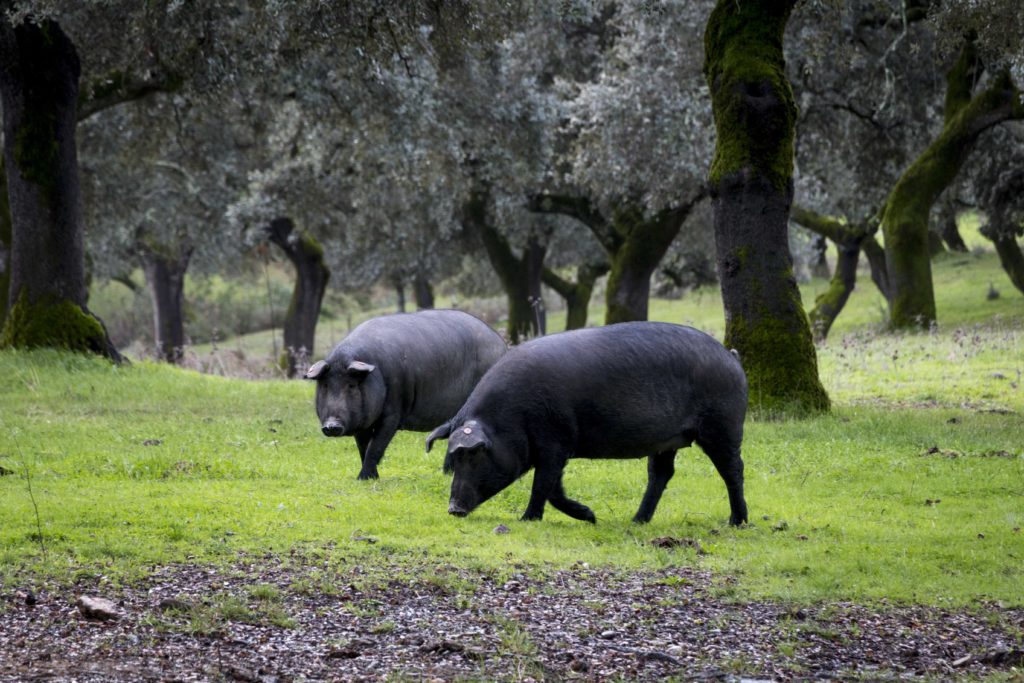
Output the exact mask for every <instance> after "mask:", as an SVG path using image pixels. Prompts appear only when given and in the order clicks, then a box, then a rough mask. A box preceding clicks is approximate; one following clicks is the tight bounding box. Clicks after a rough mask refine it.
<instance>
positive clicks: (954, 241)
mask: <svg viewBox="0 0 1024 683" xmlns="http://www.w3.org/2000/svg"><path fill="white" fill-rule="evenodd" d="M940 220H941V221H942V222H941V223H940V224H939V235H940V236H941V237H942V241H943V242H945V243H946V246H947V247H948V248H949V250H950V251H959V252H963V253H967V251H968V249H967V244H966V243H965V242H964V238H963V237H961V236H960V227H959V226H958V225H957V222H956V211H949V212H948V213H946V212H944V213H943V215H942V216H941V218H940Z"/></svg>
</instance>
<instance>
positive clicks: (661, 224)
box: [604, 188, 706, 325]
mask: <svg viewBox="0 0 1024 683" xmlns="http://www.w3.org/2000/svg"><path fill="white" fill-rule="evenodd" d="M705 196H706V190H705V189H703V188H702V189H701V190H700V192H698V194H697V195H696V196H695V197H693V198H690V199H689V200H687V201H686V203H684V204H683V205H682V206H680V207H676V208H672V209H666V210H664V211H661V212H659V213H658V214H657V215H655V216H654V217H653V218H649V219H645V218H644V216H643V210H642V209H641V208H640V207H638V206H631V207H625V208H622V209H620V210H618V211H616V212H615V214H614V215H613V216H612V221H611V226H610V227H611V230H612V233H613V235H614V236H615V237H616V239H615V244H616V245H617V246H616V248H614V249H612V250H609V254H608V258H609V261H610V264H611V269H610V270H609V272H608V286H607V288H606V290H605V305H606V308H605V319H604V322H605V324H606V325H611V324H613V323H621V322H628V321H631V320H647V307H648V303H649V302H650V298H651V275H653V274H654V271H655V269H656V268H657V267H658V264H659V263H661V259H662V258H664V257H665V252H666V251H668V248H669V247H670V246H671V245H672V240H674V239H675V238H676V235H678V234H679V229H680V228H681V227H682V225H683V222H684V221H685V220H686V217H687V216H689V215H690V211H691V210H692V209H693V207H694V206H696V205H697V202H699V201H700V200H701V199H703V198H704V197H705Z"/></svg>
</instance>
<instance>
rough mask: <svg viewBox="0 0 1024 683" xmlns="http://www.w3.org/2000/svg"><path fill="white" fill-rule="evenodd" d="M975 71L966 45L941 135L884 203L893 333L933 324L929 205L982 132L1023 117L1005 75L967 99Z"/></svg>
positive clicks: (954, 72) (952, 75) (950, 86)
mask: <svg viewBox="0 0 1024 683" xmlns="http://www.w3.org/2000/svg"><path fill="white" fill-rule="evenodd" d="M979 68H980V67H979V66H978V62H977V55H976V54H975V51H974V47H973V44H972V43H971V42H970V41H968V42H966V43H965V44H964V47H963V48H962V49H961V52H960V55H959V57H958V60H957V63H956V64H955V65H954V66H953V68H952V69H950V71H949V73H948V74H947V76H946V81H947V86H946V90H947V98H946V111H945V125H944V126H943V129H942V131H941V132H940V133H939V135H938V137H936V138H935V140H933V141H932V143H931V144H930V145H928V147H927V148H926V149H925V150H924V152H922V153H921V155H920V156H919V157H918V158H917V159H916V160H914V162H913V163H912V164H911V165H910V166H909V167H908V168H907V170H906V171H904V172H903V175H901V176H900V178H899V180H898V181H897V182H896V185H895V186H894V187H893V190H892V192H890V193H889V197H888V199H887V200H886V204H885V209H884V212H883V215H882V230H883V232H884V235H885V257H886V271H887V275H888V295H889V323H890V325H891V326H892V327H893V328H896V329H906V328H919V327H928V326H930V325H931V324H932V323H934V322H935V321H936V314H935V291H934V288H933V285H932V271H931V260H930V258H929V253H930V252H929V233H928V218H929V214H930V213H931V209H932V205H933V204H934V203H935V202H936V200H937V199H938V198H939V195H940V194H942V191H943V190H945V189H946V188H947V187H948V186H949V185H950V184H951V183H952V182H953V180H954V179H955V178H956V176H957V173H959V171H960V167H961V166H963V164H964V162H965V161H966V160H967V157H968V155H970V153H971V150H972V149H973V148H974V144H975V142H977V140H978V137H979V136H980V135H981V134H982V133H983V132H984V131H986V130H987V129H989V128H991V127H992V126H994V125H995V124H997V123H1000V122H1001V121H1005V120H1007V119H1010V118H1022V117H1024V105H1022V103H1021V101H1020V92H1019V91H1018V90H1017V88H1016V87H1015V86H1014V85H1013V82H1012V81H1011V80H1010V75H1009V72H1003V73H1000V74H998V75H996V76H995V77H994V78H993V79H992V80H991V81H990V82H989V84H988V86H987V87H986V88H985V90H983V91H982V92H980V93H978V94H977V95H974V96H973V97H970V96H969V94H970V92H971V91H972V89H973V86H974V82H975V81H976V80H977V75H978V70H979Z"/></svg>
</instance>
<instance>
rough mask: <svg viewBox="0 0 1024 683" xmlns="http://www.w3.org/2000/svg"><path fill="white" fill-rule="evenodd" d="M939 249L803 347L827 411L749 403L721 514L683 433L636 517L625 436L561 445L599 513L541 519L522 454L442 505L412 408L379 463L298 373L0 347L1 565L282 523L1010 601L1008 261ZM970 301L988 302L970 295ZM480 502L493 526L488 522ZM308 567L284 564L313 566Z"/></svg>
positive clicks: (1017, 479)
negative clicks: (901, 310)
mask: <svg viewBox="0 0 1024 683" xmlns="http://www.w3.org/2000/svg"><path fill="white" fill-rule="evenodd" d="M955 258H956V257H954V259H948V260H946V261H943V262H941V263H939V264H938V267H937V268H936V271H937V275H936V278H937V282H939V283H941V284H940V285H937V291H938V293H939V306H940V317H941V316H942V313H941V312H942V311H947V312H949V313H948V316H947V318H946V319H945V320H942V324H941V325H940V327H939V329H938V330H937V331H935V332H933V333H925V334H917V335H909V334H905V335H887V334H883V333H881V332H879V331H877V330H878V328H877V325H876V324H875V323H877V322H879V320H877V319H876V320H872V319H871V316H872V315H873V313H872V303H871V301H870V298H871V296H872V295H873V292H871V290H870V288H869V287H868V286H865V287H864V288H863V289H864V290H865V291H861V290H858V292H857V293H856V294H855V295H854V298H853V299H851V304H850V310H848V311H847V312H845V313H844V315H847V314H849V315H850V317H851V319H852V320H854V321H857V320H861V321H865V322H864V323H862V324H860V325H859V327H858V326H856V325H853V324H852V323H851V324H850V326H849V327H846V328H843V327H840V328H839V329H837V330H836V332H835V333H834V334H833V336H832V337H831V338H830V340H829V342H828V343H827V344H825V345H823V346H821V347H819V364H820V372H821V377H822V380H823V382H824V383H825V385H826V387H827V388H828V390H829V392H830V394H831V396H832V398H833V400H834V402H835V409H834V411H833V412H832V414H830V415H828V416H824V417H819V418H815V419H810V420H802V421H771V422H764V421H749V422H748V425H747V434H746V439H745V444H744V459H745V462H746V476H747V502H748V505H749V508H750V514H751V522H752V525H751V526H750V527H748V528H743V529H732V528H730V527H728V526H727V524H726V520H727V518H728V514H729V509H728V503H727V500H726V495H725V489H724V486H723V484H722V482H721V480H720V478H719V477H718V476H717V474H716V473H715V472H714V469H713V467H712V466H711V464H710V463H709V462H708V460H707V459H706V458H705V457H704V456H703V454H702V453H701V452H700V450H699V449H697V448H693V449H686V450H683V451H681V452H680V455H679V457H678V458H677V474H676V477H675V479H673V481H672V482H671V484H670V485H669V488H668V490H667V492H666V494H665V497H664V498H663V500H662V503H661V505H660V507H659V509H658V512H657V514H656V515H655V517H654V520H653V521H652V523H651V524H649V525H646V526H637V525H633V524H631V523H630V521H629V520H630V518H631V517H632V514H633V513H634V512H635V508H636V506H637V505H638V504H639V500H640V496H641V493H642V491H643V487H644V482H645V479H646V467H645V463H644V462H643V461H639V460H638V461H628V462H597V461H586V460H578V461H573V462H572V463H571V464H570V465H569V467H568V469H567V472H566V479H565V486H566V490H567V491H568V492H569V493H570V495H572V496H573V497H577V498H579V499H580V500H581V501H582V502H584V503H587V504H589V505H590V506H591V507H592V508H593V509H594V511H595V512H596V514H597V516H598V524H597V525H593V526H592V525H588V524H584V523H580V522H577V521H575V520H571V519H569V518H568V517H566V516H564V515H561V514H560V513H558V512H557V511H555V510H553V509H550V508H549V509H548V511H547V513H546V517H545V519H544V520H543V521H542V522H539V523H524V522H519V521H517V520H518V516H519V515H520V514H521V513H522V510H523V509H524V508H525V505H526V501H527V498H528V495H529V485H530V481H531V476H530V475H528V476H527V477H526V478H524V479H523V480H522V481H519V482H517V483H516V484H515V485H513V486H511V487H510V488H509V489H508V490H506V491H505V492H503V493H502V494H500V495H499V496H497V497H496V498H495V499H493V500H491V501H489V502H488V503H486V504H485V505H484V506H482V507H481V508H480V509H479V510H477V511H476V512H474V513H473V514H472V515H470V516H469V517H467V518H466V519H456V518H452V517H450V516H449V515H448V514H447V513H446V509H447V495H448V488H449V486H450V479H449V478H448V477H446V476H444V475H443V474H442V473H441V471H440V464H441V463H440V461H441V457H440V455H439V454H438V453H436V452H435V453H433V454H430V455H427V454H425V453H424V452H423V435H421V434H415V433H401V434H399V436H398V438H396V440H395V441H394V442H393V444H392V446H391V448H390V449H389V452H388V455H387V457H386V458H385V459H384V461H383V463H382V465H381V468H380V469H381V475H382V479H381V480H379V481H377V482H359V481H356V479H355V475H356V473H357V470H358V455H357V452H356V449H355V444H354V443H353V441H352V440H351V439H325V438H323V437H322V436H320V434H319V430H318V424H317V420H316V416H315V413H314V410H313V405H312V387H311V386H310V385H309V383H305V382H283V381H242V380H231V379H224V378H220V377H211V376H204V375H199V374H197V373H194V372H189V371H183V370H180V369H177V368H172V367H167V366H162V365H158V364H152V363H147V362H138V363H135V364H133V365H132V366H130V367H120V368H117V367H112V366H110V365H109V364H107V363H105V362H103V361H100V360H96V359H91V358H86V357H82V356H75V355H68V354H61V353H56V352H52V351H36V352H31V353H25V352H3V353H0V406H2V413H0V468H2V469H0V473H6V474H0V520H2V521H0V580H2V581H4V582H8V581H13V580H15V577H16V576H23V575H24V574H25V573H26V572H27V573H35V574H38V575H46V576H52V577H55V578H57V579H61V580H74V579H75V578H78V577H81V576H83V575H88V574H93V575H100V574H102V575H104V576H108V577H113V578H114V579H115V580H131V579H132V578H133V577H136V576H138V575H140V574H144V573H145V572H146V571H147V570H148V568H149V567H151V566H153V565H156V564H161V563H172V562H186V561H189V562H198V563H221V562H230V561H232V560H234V559H236V558H237V557H238V555H239V553H246V554H248V555H250V556H260V555H262V554H264V553H266V552H272V553H277V554H279V555H280V556H282V557H286V556H288V554H289V553H290V552H291V551H292V550H293V549H296V550H299V551H305V552H309V553H317V554H323V555H326V556H334V557H350V558H351V557H356V558H359V559H360V561H362V562H364V563H365V564H366V566H368V567H372V566H373V563H374V561H375V560H377V559H379V558H387V559H388V561H389V562H396V561H397V562H399V563H405V564H406V565H408V567H409V571H410V572H411V573H422V574H423V575H424V576H427V575H431V576H433V577H434V578H433V581H434V582H435V583H436V584H437V585H438V586H440V587H443V588H444V589H445V590H447V591H449V592H451V593H453V594H464V593H471V592H472V586H471V585H468V586H467V585H465V582H464V580H462V579H460V578H459V577H458V575H457V574H453V575H451V576H445V575H443V574H438V573H437V572H436V571H434V570H432V569H429V568H430V567H434V566H436V565H438V564H440V563H451V564H453V565H455V566H458V567H473V568H484V569H488V570H492V571H495V572H501V571H506V570H507V567H508V565H509V563H510V562H511V563H523V564H527V565H531V566H534V567H538V568H540V570H541V571H543V570H544V568H545V567H566V566H570V565H572V564H574V563H576V562H587V563H590V564H591V565H605V566H614V567H619V568H625V569H656V568H660V567H666V566H672V565H679V564H683V565H694V566H698V567H702V568H707V569H709V570H712V571H713V572H715V575H716V576H718V577H721V578H723V579H724V577H726V576H733V577H736V579H737V581H736V582H732V581H729V582H726V581H724V580H723V581H721V582H720V583H719V584H718V588H717V590H718V591H719V592H720V593H721V594H723V595H731V596H734V597H735V598H736V599H748V598H752V597H769V598H775V599H783V600H792V601H797V602H807V601H818V600H877V599H881V598H887V599H890V600H894V601H899V602H910V603H923V604H932V605H936V604H938V605H947V604H948V605H964V604H970V603H973V602H976V601H982V600H996V601H1000V602H1002V603H1005V604H1009V605H1018V606H1020V605H1022V604H1024V594H1022V592H1021V591H1020V586H1021V585H1024V570H1022V567H1024V532H1021V531H1020V529H1021V527H1024V505H1022V503H1021V501H1022V500H1024V453H1022V449H1024V389H1022V377H1021V373H1022V372H1024V297H1020V296H1019V294H1016V293H1014V292H1011V291H1009V288H1008V287H1007V288H1006V289H1004V295H1003V297H1001V298H1000V299H997V300H995V301H994V302H986V300H985V298H984V293H985V291H986V290H987V282H983V281H982V280H979V279H978V278H977V277H976V274H975V275H969V273H968V272H967V271H964V272H963V275H962V277H961V276H958V275H957V273H958V272H959V271H958V269H959V266H957V265H955ZM959 258H972V259H973V258H975V257H959ZM987 258H989V257H988V256H982V257H978V259H979V260H978V261H972V264H973V265H972V266H971V268H970V269H967V270H968V271H970V272H973V270H974V269H975V268H978V269H979V270H983V268H982V266H984V265H985V263H987V262H986V261H985V259H987ZM989 265H991V264H989ZM996 268H998V265H996ZM947 278H948V279H947ZM979 283H983V286H982V285H981V284H979ZM979 287H980V291H979ZM857 296H863V297H864V298H863V299H860V300H857V299H856V297H857ZM805 300H806V297H805ZM971 302H973V303H971ZM989 303H991V304H992V305H993V306H995V307H997V310H994V311H992V310H990V311H989V312H988V313H987V314H986V316H982V314H981V313H980V312H979V310H978V309H981V307H983V306H986V305H989ZM955 316H959V317H960V321H959V322H960V324H958V321H957V319H956V317H955ZM652 317H658V318H662V319H673V320H676V321H685V320H691V321H693V322H694V323H695V324H697V325H698V326H701V327H709V328H710V329H712V331H714V330H715V328H714V326H713V325H711V324H708V323H710V322H711V321H713V320H714V319H715V318H716V317H717V318H719V319H720V317H721V309H720V304H719V302H718V299H717V297H716V296H712V295H711V294H710V293H705V295H703V296H702V297H700V298H699V299H698V297H689V298H688V299H685V300H683V301H681V302H661V301H655V302H653V303H652ZM842 320H843V318H840V321H842ZM980 320H987V321H988V322H986V323H985V324H984V325H980V324H979V323H978V321H980ZM720 324H721V323H719V326H720ZM837 326H838V323H837ZM852 330H856V331H855V332H852V333H851V331H852ZM719 331H720V327H719ZM929 451H932V452H929ZM37 513H38V515H37ZM499 524H504V525H506V526H508V527H509V528H510V533H508V534H495V533H494V531H493V530H494V528H495V527H496V526H497V525H499ZM660 536H675V537H680V538H692V539H696V540H698V541H699V543H700V545H701V547H702V548H703V550H704V551H705V554H698V552H697V550H696V549H695V548H692V547H679V548H675V549H664V548H658V547H654V546H652V545H650V543H649V541H650V540H651V539H653V538H656V537H660ZM368 539H373V540H374V541H375V542H370V540H368ZM425 568H426V569H425ZM306 580H307V581H308V582H309V585H308V586H293V587H291V588H290V589H289V590H292V589H294V590H309V591H317V590H320V586H318V585H317V577H315V576H311V577H309V578H308V579H306ZM323 582H324V584H325V585H328V584H329V583H330V577H329V576H326V575H325V576H324V577H323ZM278 591H279V589H277V588H275V587H274V586H270V585H265V584H258V585H254V586H253V587H252V588H251V589H250V590H249V595H248V598H247V600H246V601H245V602H244V603H243V604H242V605H241V607H243V608H245V609H247V610H250V611H251V612H252V613H253V614H254V615H256V616H253V617H252V618H259V619H266V620H270V621H273V622H275V623H276V622H277V621H280V622H281V623H288V616H287V614H284V613H283V612H280V609H279V607H278V606H277V601H278V600H279V598H280V593H279V592H278ZM232 608H233V603H232V604H227V603H225V604H218V605H214V606H211V607H209V609H207V610H205V611H203V610H199V611H197V612H196V614H193V615H192V620H193V622H194V623H193V624H192V625H191V626H188V627H187V628H192V629H195V630H197V631H209V630H215V629H216V628H217V624H218V623H220V621H221V620H222V619H224V618H227V617H225V616H224V614H225V613H226V612H227V611H230V610H231V609H232ZM179 627H180V625H179ZM381 628H386V626H381ZM512 635H514V634H512ZM510 638H511V636H510ZM509 647H510V648H511V647H512V645H510V646H509ZM516 647H518V646H516Z"/></svg>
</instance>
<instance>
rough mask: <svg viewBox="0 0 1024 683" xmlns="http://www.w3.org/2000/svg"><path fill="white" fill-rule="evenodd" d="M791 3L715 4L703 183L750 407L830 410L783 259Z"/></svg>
mask: <svg viewBox="0 0 1024 683" xmlns="http://www.w3.org/2000/svg"><path fill="white" fill-rule="evenodd" d="M794 3H795V0H783V1H771V0H744V2H741V3H737V2H736V1H735V0H718V2H717V4H716V6H715V9H714V10H713V11H712V13H711V17H710V18H709V20H708V25H707V28H706V31H705V34H704V46H705V49H704V54H705V62H704V74H705V77H706V78H707V82H708V86H709V88H710V91H711V105H712V111H713V113H714V118H715V129H716V131H717V140H716V148H715V158H714V161H713V163H712V166H711V173H710V179H709V181H710V186H711V197H712V208H713V211H714V228H715V250H716V254H717V261H718V271H719V276H720V282H721V288H722V301H723V303H724V305H725V344H726V346H728V347H731V348H735V349H737V351H738V352H739V354H740V358H741V360H742V362H743V368H744V370H745V371H746V374H747V379H748V382H749V386H750V402H751V405H752V406H754V407H755V408H757V409H760V410H761V411H765V412H768V413H791V414H806V413H815V412H822V411H827V410H828V409H829V398H828V394H826V392H825V389H824V387H823V386H822V384H821V381H820V380H819V378H818V362H817V355H816V353H815V349H814V342H813V340H812V337H811V329H810V325H809V323H808V320H807V316H806V314H805V313H804V310H803V305H802V303H801V300H800V291H799V289H798V288H797V285H796V279H795V277H794V275H793V260H792V256H791V255H790V253H789V238H788V223H789V208H790V204H791V203H792V200H793V177H792V176H793V136H794V127H795V121H796V106H795V104H794V102H793V93H792V90H791V89H790V86H789V82H788V81H787V80H786V75H785V62H784V59H783V53H782V44H783V33H784V30H785V27H786V22H787V21H788V19H789V14H790V12H791V10H792V8H793V5H794Z"/></svg>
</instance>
